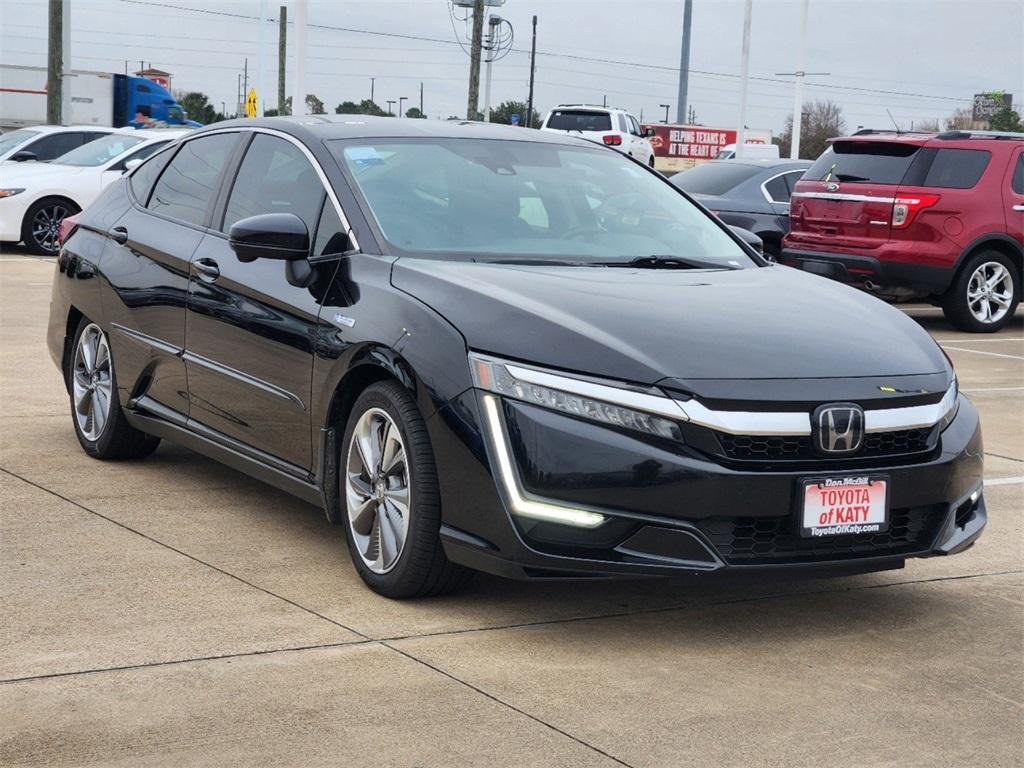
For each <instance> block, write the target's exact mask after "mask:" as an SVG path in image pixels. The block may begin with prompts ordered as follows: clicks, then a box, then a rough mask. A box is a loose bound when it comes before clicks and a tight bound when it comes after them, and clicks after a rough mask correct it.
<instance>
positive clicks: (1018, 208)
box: [1013, 205, 1024, 211]
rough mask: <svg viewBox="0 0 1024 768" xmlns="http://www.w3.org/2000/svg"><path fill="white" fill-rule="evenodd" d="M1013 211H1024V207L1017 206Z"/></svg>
mask: <svg viewBox="0 0 1024 768" xmlns="http://www.w3.org/2000/svg"><path fill="white" fill-rule="evenodd" d="M1013 210H1015V211H1024V205H1015V206H1013Z"/></svg>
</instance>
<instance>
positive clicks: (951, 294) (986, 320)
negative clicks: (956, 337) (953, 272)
mask: <svg viewBox="0 0 1024 768" xmlns="http://www.w3.org/2000/svg"><path fill="white" fill-rule="evenodd" d="M1020 280H1021V276H1020V272H1019V271H1018V269H1017V267H1016V266H1015V265H1014V263H1013V261H1012V260H1011V259H1010V258H1009V257H1008V256H1006V255H1005V254H1002V253H1000V252H999V251H982V252H981V253H977V254H975V255H974V256H971V257H970V258H969V259H968V260H967V261H966V262H965V263H964V265H963V267H961V269H960V271H959V272H958V273H957V276H956V278H954V280H953V284H952V285H951V286H950V288H949V290H948V291H947V292H946V295H945V296H943V298H942V312H943V314H944V315H945V316H946V319H947V320H949V322H951V323H952V324H953V325H955V326H956V327H957V328H959V329H960V330H962V331H968V332H970V333H994V332H996V331H998V330H999V329H1001V328H1003V327H1005V326H1006V325H1007V324H1008V323H1009V322H1010V321H1011V320H1013V315H1014V312H1016V310H1017V304H1018V303H1019V302H1020V295H1021V286H1020Z"/></svg>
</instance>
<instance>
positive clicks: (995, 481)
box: [985, 475, 1024, 485]
mask: <svg viewBox="0 0 1024 768" xmlns="http://www.w3.org/2000/svg"><path fill="white" fill-rule="evenodd" d="M985 485H1024V475H1018V476H1017V477H994V478H992V479H991V480H986V481H985Z"/></svg>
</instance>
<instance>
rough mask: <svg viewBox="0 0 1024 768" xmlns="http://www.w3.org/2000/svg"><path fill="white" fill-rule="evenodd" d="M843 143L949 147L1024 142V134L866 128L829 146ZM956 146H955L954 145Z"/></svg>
mask: <svg viewBox="0 0 1024 768" xmlns="http://www.w3.org/2000/svg"><path fill="white" fill-rule="evenodd" d="M837 141H842V142H872V143H875V142H884V143H893V144H916V145H917V146H920V147H923V146H926V145H927V146H935V147H938V146H949V145H950V144H952V143H953V142H967V143H968V146H969V145H970V144H972V143H980V142H991V141H1024V133H1014V132H1012V131H970V130H963V131H959V130H953V131H942V132H934V131H929V132H922V131H892V130H887V131H879V130H873V129H871V128H865V129H863V130H860V131H857V132H856V133H855V134H853V135H852V136H837V137H836V138H834V139H829V140H828V143H829V144H834V143H835V142H837ZM954 146H955V145H954Z"/></svg>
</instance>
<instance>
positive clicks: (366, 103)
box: [359, 99, 389, 117]
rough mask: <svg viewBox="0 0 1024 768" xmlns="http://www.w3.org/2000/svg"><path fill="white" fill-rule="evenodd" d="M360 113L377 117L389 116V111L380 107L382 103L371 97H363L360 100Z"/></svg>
mask: <svg viewBox="0 0 1024 768" xmlns="http://www.w3.org/2000/svg"><path fill="white" fill-rule="evenodd" d="M359 114H360V115H376V116H377V117H387V116H388V115H389V113H388V112H385V111H384V110H383V109H381V108H380V105H379V104H377V102H375V101H371V100H370V99H363V100H362V101H360V102H359Z"/></svg>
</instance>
